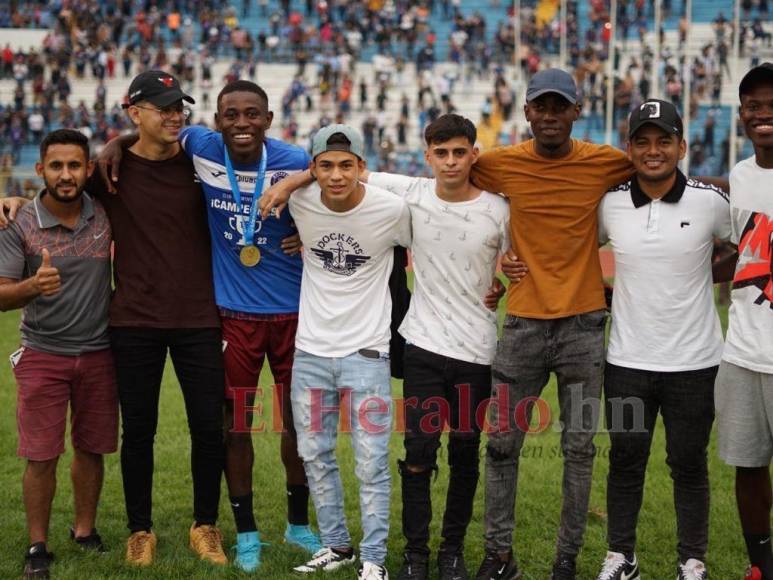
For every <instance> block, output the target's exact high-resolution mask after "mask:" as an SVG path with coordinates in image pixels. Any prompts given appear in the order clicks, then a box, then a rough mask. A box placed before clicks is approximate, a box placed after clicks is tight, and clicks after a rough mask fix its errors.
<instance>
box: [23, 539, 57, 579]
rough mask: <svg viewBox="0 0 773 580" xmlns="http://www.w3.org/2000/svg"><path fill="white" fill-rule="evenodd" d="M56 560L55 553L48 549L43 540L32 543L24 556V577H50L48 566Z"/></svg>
mask: <svg viewBox="0 0 773 580" xmlns="http://www.w3.org/2000/svg"><path fill="white" fill-rule="evenodd" d="M53 561H54V555H53V554H52V553H51V552H49V551H47V550H46V545H45V544H44V543H43V542H37V543H35V544H32V545H31V546H30V547H29V548H28V549H27V553H26V554H25V556H24V579H25V580H28V579H32V578H50V577H51V576H50V574H49V572H48V568H49V567H50V566H51V562H53Z"/></svg>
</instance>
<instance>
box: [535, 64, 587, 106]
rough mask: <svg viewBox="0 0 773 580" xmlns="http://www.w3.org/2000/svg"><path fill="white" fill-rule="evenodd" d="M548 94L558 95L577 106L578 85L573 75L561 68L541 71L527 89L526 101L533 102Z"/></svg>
mask: <svg viewBox="0 0 773 580" xmlns="http://www.w3.org/2000/svg"><path fill="white" fill-rule="evenodd" d="M547 93H557V94H559V95H561V96H562V97H564V98H565V99H566V100H567V101H569V102H570V103H572V104H573V105H575V104H577V85H575V83H574V79H573V78H572V75H570V74H569V73H568V72H566V71H565V70H561V69H560V68H548V69H545V70H541V71H539V72H538V73H537V74H535V75H534V76H533V77H531V80H530V81H529V86H528V87H526V100H527V101H533V100H534V99H536V98H537V97H540V96H542V95H544V94H547Z"/></svg>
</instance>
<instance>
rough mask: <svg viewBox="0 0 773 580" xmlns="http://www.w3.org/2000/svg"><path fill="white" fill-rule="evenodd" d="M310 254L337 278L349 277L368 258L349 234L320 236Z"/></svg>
mask: <svg viewBox="0 0 773 580" xmlns="http://www.w3.org/2000/svg"><path fill="white" fill-rule="evenodd" d="M311 251H312V253H313V254H314V255H315V256H316V257H317V258H319V259H320V260H321V261H322V267H323V268H324V269H325V270H326V271H328V272H331V273H333V274H338V275H339V276H351V275H352V274H354V273H355V272H356V271H357V269H358V268H360V267H361V266H362V265H363V264H364V263H365V262H367V261H368V260H370V256H365V255H363V253H364V252H363V249H362V247H361V246H360V244H359V242H358V241H357V240H355V239H354V238H353V237H352V236H350V235H349V234H342V233H332V234H327V235H325V236H322V239H320V240H319V241H318V242H317V244H316V246H312V248H311Z"/></svg>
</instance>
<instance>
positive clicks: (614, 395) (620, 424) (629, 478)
mask: <svg viewBox="0 0 773 580" xmlns="http://www.w3.org/2000/svg"><path fill="white" fill-rule="evenodd" d="M716 375H717V367H709V368H705V369H700V370H694V371H683V372H656V371H645V370H638V369H631V368H624V367H619V366H616V365H613V364H609V363H607V366H606V369H605V376H604V394H605V399H606V401H605V406H606V424H607V429H608V431H609V437H610V440H611V443H612V449H611V451H610V454H609V478H608V480H607V512H608V514H609V516H608V517H609V523H608V530H607V539H608V541H609V549H610V550H612V551H614V552H623V553H629V552H633V551H634V548H635V546H636V523H637V520H638V518H639V510H640V509H641V504H642V497H643V495H644V477H645V473H646V470H647V461H648V459H649V455H650V445H651V443H652V434H653V431H654V429H655V422H656V420H657V417H658V411H660V414H661V415H662V417H663V425H664V426H665V428H666V454H667V458H666V463H667V464H668V466H669V468H670V470H671V478H672V479H673V481H674V505H675V507H676V528H677V537H678V538H679V545H678V546H677V550H678V552H679V557H680V559H681V561H682V562H685V561H687V560H688V559H689V558H697V559H698V560H704V557H705V555H706V547H707V545H708V539H709V472H708V463H707V461H708V458H707V454H706V447H707V445H708V443H709V435H710V434H711V425H712V423H713V422H714V379H715V377H716Z"/></svg>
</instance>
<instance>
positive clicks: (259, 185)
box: [223, 143, 268, 246]
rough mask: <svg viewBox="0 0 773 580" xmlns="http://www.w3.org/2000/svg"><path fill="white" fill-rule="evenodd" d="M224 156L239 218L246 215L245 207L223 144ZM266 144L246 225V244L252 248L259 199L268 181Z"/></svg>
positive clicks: (226, 148)
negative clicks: (264, 183)
mask: <svg viewBox="0 0 773 580" xmlns="http://www.w3.org/2000/svg"><path fill="white" fill-rule="evenodd" d="M223 156H224V157H225V170H226V173H228V181H229V183H230V184H231V193H233V196H234V200H235V201H236V205H237V206H238V207H239V216H240V217H241V216H243V215H244V206H243V205H242V194H241V191H240V190H239V182H238V181H236V172H235V171H234V167H233V164H232V163H231V157H230V156H229V155H228V147H226V146H225V144H223ZM267 158H268V155H266V144H265V143H263V153H262V154H261V156H260V164H259V165H258V176H257V179H256V180H255V193H254V194H253V195H252V205H251V206H250V216H249V218H248V220H247V222H246V223H245V224H244V243H245V244H246V245H247V246H252V245H254V244H253V241H254V240H255V222H256V221H257V218H258V198H259V197H260V196H261V194H262V193H263V182H264V181H265V180H266V160H267Z"/></svg>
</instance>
